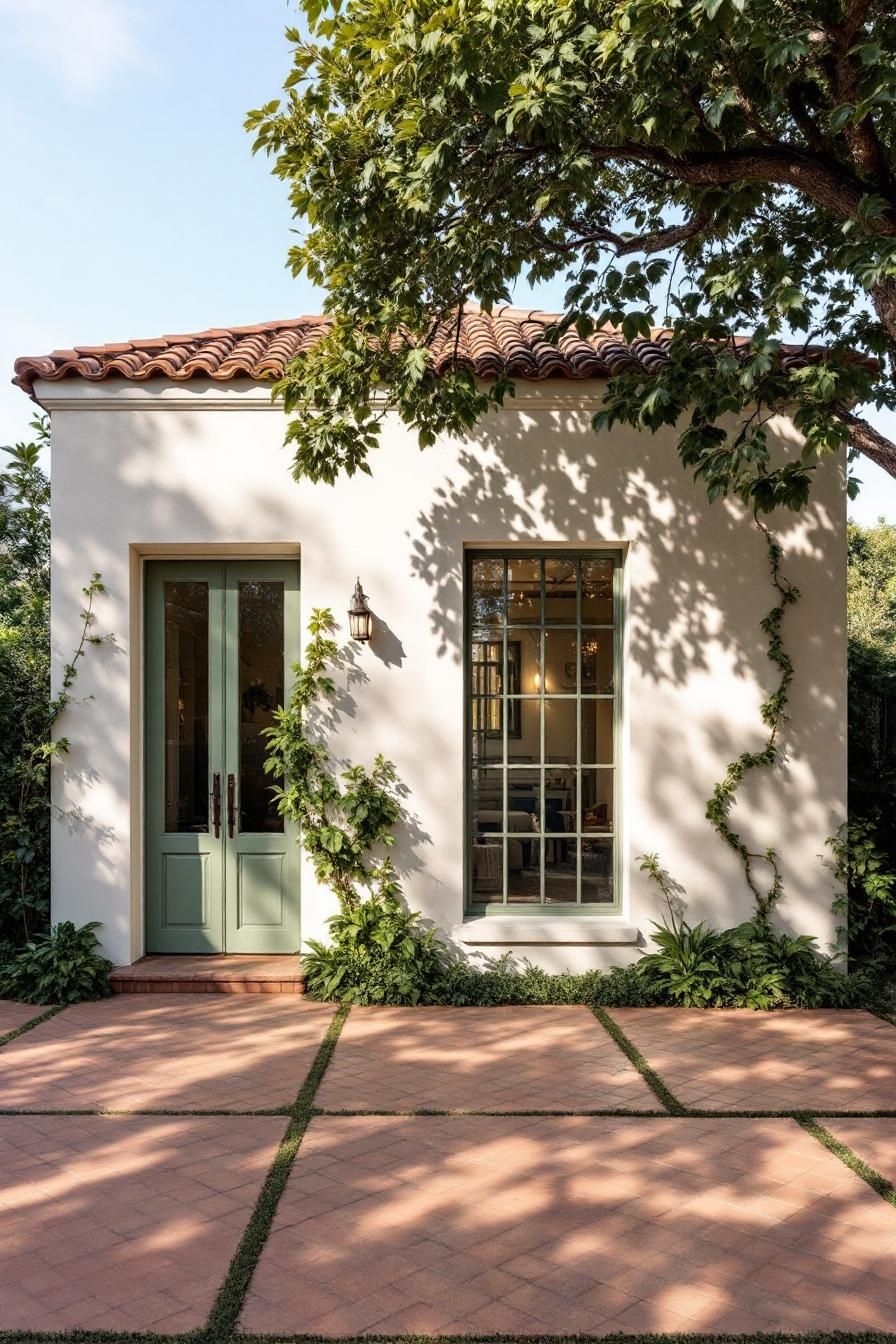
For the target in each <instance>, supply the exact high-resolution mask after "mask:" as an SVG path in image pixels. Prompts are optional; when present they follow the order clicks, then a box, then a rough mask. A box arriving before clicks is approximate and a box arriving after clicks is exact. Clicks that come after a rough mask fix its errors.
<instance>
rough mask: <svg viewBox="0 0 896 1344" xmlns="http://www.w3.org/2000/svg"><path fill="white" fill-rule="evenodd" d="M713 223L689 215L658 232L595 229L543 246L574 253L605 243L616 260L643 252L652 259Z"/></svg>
mask: <svg viewBox="0 0 896 1344" xmlns="http://www.w3.org/2000/svg"><path fill="white" fill-rule="evenodd" d="M711 222H712V216H711V215H708V214H697V215H692V216H691V218H690V219H688V220H685V222H684V223H683V224H671V225H669V227H668V228H665V229H657V230H656V231H655V232H653V233H641V234H635V235H632V236H628V235H626V234H622V233H614V232H613V230H612V229H594V230H593V231H592V232H591V233H583V234H578V235H577V236H576V237H575V238H571V239H570V240H569V242H566V243H553V242H550V241H549V240H548V239H544V240H543V246H544V247H545V248H547V249H548V250H549V251H552V252H575V251H577V250H578V249H579V248H580V247H587V246H588V245H589V243H606V244H607V245H608V246H610V247H612V248H613V249H614V250H615V253H616V256H617V257H626V256H630V255H631V253H632V252H644V253H645V254H646V255H647V256H651V255H652V254H653V253H654V252H665V251H666V250H667V248H670V247H677V246H679V245H680V244H681V243H686V242H687V241H688V239H689V238H694V237H696V236H697V234H699V233H702V232H703V231H704V229H706V228H708V226H709V225H710V223H711Z"/></svg>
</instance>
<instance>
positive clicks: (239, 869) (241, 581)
mask: <svg viewBox="0 0 896 1344" xmlns="http://www.w3.org/2000/svg"><path fill="white" fill-rule="evenodd" d="M224 624H225V631H226V644H227V653H226V659H225V668H226V670H225V703H226V705H227V730H226V742H227V750H226V761H225V766H224V771H225V774H226V776H227V780H228V783H229V781H230V779H231V776H232V777H233V794H234V808H233V825H232V829H233V835H232V836H231V834H230V831H231V826H230V822H229V819H228V830H227V835H228V839H227V845H226V850H225V867H226V879H225V884H226V889H227V892H228V896H229V894H230V893H233V899H232V900H231V899H228V901H227V911H226V941H227V948H228V950H229V951H232V952H261V951H264V952H291V951H295V950H296V949H297V948H298V945H299V938H298V908H297V903H296V902H293V901H291V900H289V899H284V894H285V893H289V892H292V891H298V883H299V852H298V845H297V844H296V839H297V836H296V830H295V827H294V826H293V825H292V824H290V823H286V824H284V818H283V817H281V816H280V814H279V813H278V811H277V807H276V804H275V801H274V797H273V793H272V786H274V785H275V784H276V783H277V782H278V781H277V780H275V779H274V778H273V777H272V776H271V775H269V774H267V773H266V772H265V770H264V760H265V756H266V755H267V738H266V737H265V729H267V728H269V727H270V726H271V725H272V724H273V722H274V710H275V709H276V708H277V707H278V706H279V705H282V704H283V703H284V699H285V698H288V696H289V694H290V691H291V690H292V666H293V663H295V662H296V660H297V658H298V654H299V649H298V638H299V585H298V573H297V566H296V565H295V564H294V563H292V562H290V561H270V560H248V561H236V560H231V561H228V562H227V565H226V598H225V621H224Z"/></svg>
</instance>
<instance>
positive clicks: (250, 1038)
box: [0, 994, 334, 1111]
mask: <svg viewBox="0 0 896 1344" xmlns="http://www.w3.org/2000/svg"><path fill="white" fill-rule="evenodd" d="M333 1012H334V1009H333V1008H332V1006H330V1005H328V1004H317V1003H311V1002H308V1001H305V1000H304V999H301V998H297V997H296V996H292V995H290V996H280V995H276V996H268V995H265V996H263V997H262V996H253V997H252V998H249V997H248V996H245V997H243V998H240V999H233V998H230V997H229V996H227V995H217V994H215V995H211V996H208V997H206V996H202V997H199V996H194V995H192V994H183V995H181V994H165V995H155V994H153V995H147V996H142V995H138V994H116V995H114V996H113V997H112V998H111V999H104V1000H103V1001H102V1002H100V1003H80V1004H76V1005H74V1006H73V1007H71V1008H67V1009H66V1010H65V1012H63V1013H59V1014H58V1015H57V1016H56V1017H53V1018H50V1020H49V1021H47V1022H45V1023H43V1024H42V1025H41V1026H39V1027H35V1028H34V1029H33V1030H32V1031H29V1032H26V1034H25V1035H24V1036H21V1037H19V1038H18V1039H16V1040H15V1041H12V1042H11V1043H10V1044H9V1045H7V1046H5V1047H4V1048H3V1050H0V1106H2V1107H7V1108H12V1109H17V1110H26V1109H46V1110H58V1111H62V1110H78V1109H85V1110H167V1109H171V1110H179V1109H184V1110H197V1111H202V1110H233V1111H247V1110H263V1109H269V1108H272V1107H276V1106H283V1105H288V1104H289V1103H291V1102H292V1101H294V1100H295V1097H296V1093H297V1092H298V1090H299V1088H300V1086H301V1084H302V1081H303V1079H304V1077H305V1075H306V1073H307V1072H308V1069H309V1068H310V1067H311V1064H312V1061H313V1060H314V1056H315V1054H316V1053H317V1050H318V1048H319V1046H320V1043H321V1041H322V1039H323V1037H324V1034H325V1033H326V1030H327V1027H328V1026H329V1023H330V1020H331V1018H332V1016H333Z"/></svg>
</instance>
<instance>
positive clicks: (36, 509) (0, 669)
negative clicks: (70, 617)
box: [0, 419, 50, 960]
mask: <svg viewBox="0 0 896 1344" xmlns="http://www.w3.org/2000/svg"><path fill="white" fill-rule="evenodd" d="M31 427H32V429H33V430H34V442H32V443H19V444H16V446H15V447H14V448H7V449H5V450H4V451H5V452H7V453H8V454H9V459H10V460H9V463H8V465H7V468H6V470H5V471H4V472H3V474H2V475H0V950H2V948H3V947H4V945H6V944H13V943H20V942H22V941H24V939H26V938H28V937H29V936H30V935H31V934H32V933H33V932H35V931H37V930H39V929H41V928H43V926H44V925H45V924H46V921H47V918H48V916H49V911H50V861H49V860H50V793H49V789H50V780H49V760H48V759H46V758H45V757H42V756H41V754H40V753H39V752H37V751H36V750H35V749H34V747H33V744H34V743H36V742H42V741H44V740H45V739H46V737H47V735H48V732H49V715H50V482H49V480H48V479H47V477H46V475H45V474H44V472H43V470H42V469H41V465H40V453H41V450H42V449H43V448H46V447H47V445H48V442H49V426H48V423H47V421H46V419H40V420H34V421H32V424H31ZM0 960H3V958H2V956H0Z"/></svg>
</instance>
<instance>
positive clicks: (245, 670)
mask: <svg viewBox="0 0 896 1344" xmlns="http://www.w3.org/2000/svg"><path fill="white" fill-rule="evenodd" d="M239 627H240V628H239V694H240V744H239V745H240V757H239V763H240V777H239V813H240V815H239V828H240V831H241V832H243V833H245V832H247V831H251V832H256V833H257V832H259V831H269V832H282V831H283V818H282V817H281V816H280V814H279V813H278V811H277V804H276V801H275V799H274V795H273V787H274V785H276V784H279V783H280V782H281V781H280V780H278V779H276V778H275V777H274V776H272V775H268V774H266V773H265V769H264V762H265V757H266V756H267V750H268V739H267V738H266V737H265V736H264V731H265V729H266V728H270V727H271V726H272V725H273V722H274V710H275V709H277V708H279V707H280V706H281V705H282V704H283V682H284V654H283V584H282V583H274V582H264V583H241V584H240V586H239Z"/></svg>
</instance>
